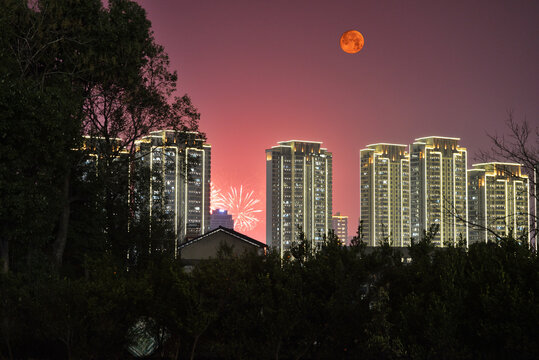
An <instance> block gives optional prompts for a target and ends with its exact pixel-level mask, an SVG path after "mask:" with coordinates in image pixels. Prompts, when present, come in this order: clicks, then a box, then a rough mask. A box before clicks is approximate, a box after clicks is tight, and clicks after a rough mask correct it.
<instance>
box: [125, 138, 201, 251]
mask: <svg viewBox="0 0 539 360" xmlns="http://www.w3.org/2000/svg"><path fill="white" fill-rule="evenodd" d="M135 147H136V152H137V153H138V160H139V161H140V162H141V163H142V164H144V165H146V166H147V167H149V170H150V174H151V175H150V176H151V180H150V182H149V193H150V198H149V211H150V216H153V214H152V213H153V212H155V213H156V214H157V213H159V214H165V215H166V216H168V218H169V219H170V221H172V223H173V224H172V225H173V227H174V234H175V244H174V246H175V250H174V251H175V254H176V253H177V248H178V245H179V244H181V243H182V242H184V241H185V240H186V239H189V238H193V237H196V236H199V235H202V234H204V233H205V232H207V231H208V230H209V228H210V180H211V145H209V144H207V143H206V142H205V140H204V138H203V137H202V136H201V135H200V133H198V132H177V131H173V130H160V131H153V132H151V133H150V135H148V136H146V137H144V138H142V139H140V140H138V141H136V142H135Z"/></svg>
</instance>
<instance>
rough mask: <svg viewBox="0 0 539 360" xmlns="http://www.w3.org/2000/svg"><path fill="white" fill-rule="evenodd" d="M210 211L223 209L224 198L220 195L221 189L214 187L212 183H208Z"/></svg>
mask: <svg viewBox="0 0 539 360" xmlns="http://www.w3.org/2000/svg"><path fill="white" fill-rule="evenodd" d="M210 189H211V192H210V210H211V211H213V210H216V209H225V198H224V196H223V194H222V193H221V189H218V188H217V187H215V185H214V184H213V182H211V183H210Z"/></svg>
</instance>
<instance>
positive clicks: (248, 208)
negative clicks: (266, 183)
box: [223, 185, 262, 231]
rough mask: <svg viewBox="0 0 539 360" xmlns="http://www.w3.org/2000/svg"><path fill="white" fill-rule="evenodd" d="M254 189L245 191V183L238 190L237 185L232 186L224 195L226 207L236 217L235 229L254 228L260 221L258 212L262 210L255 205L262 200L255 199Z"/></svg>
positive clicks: (246, 229) (245, 229)
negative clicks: (257, 215)
mask: <svg viewBox="0 0 539 360" xmlns="http://www.w3.org/2000/svg"><path fill="white" fill-rule="evenodd" d="M253 194H254V191H245V192H244V191H243V185H242V186H240V190H239V191H238V189H237V188H235V187H230V190H229V191H228V193H227V194H226V195H225V196H224V197H223V200H224V203H225V209H227V210H228V211H229V212H230V213H231V214H232V216H233V218H234V229H235V230H238V231H248V230H253V229H254V228H255V227H256V225H257V223H258V222H259V221H260V220H259V219H258V218H257V217H256V214H257V213H259V212H262V210H258V209H255V205H256V204H258V203H259V202H260V200H258V199H255V198H254V196H253Z"/></svg>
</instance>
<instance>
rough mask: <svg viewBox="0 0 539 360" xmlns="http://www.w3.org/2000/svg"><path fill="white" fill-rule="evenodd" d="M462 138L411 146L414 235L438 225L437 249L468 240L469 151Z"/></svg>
mask: <svg viewBox="0 0 539 360" xmlns="http://www.w3.org/2000/svg"><path fill="white" fill-rule="evenodd" d="M459 140H460V139H459V138H449V137H434V136H431V137H424V138H419V139H416V140H415V142H414V143H413V144H412V145H411V146H410V210H411V212H410V215H411V216H410V217H411V236H412V237H413V238H415V239H419V238H420V237H421V236H422V233H423V231H424V230H428V229H429V228H430V226H431V225H438V226H439V228H438V232H437V234H436V236H435V237H434V239H433V243H434V244H435V245H437V246H444V244H445V243H456V242H457V241H459V239H463V240H467V239H468V226H467V220H468V204H467V189H468V188H467V181H466V168H467V151H466V149H465V148H462V147H460V146H459V144H458V142H459Z"/></svg>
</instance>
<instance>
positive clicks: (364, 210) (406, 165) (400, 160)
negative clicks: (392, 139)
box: [360, 143, 410, 246]
mask: <svg viewBox="0 0 539 360" xmlns="http://www.w3.org/2000/svg"><path fill="white" fill-rule="evenodd" d="M360 162H361V164H360V181H361V185H360V189H361V190H360V194H361V221H362V226H363V236H364V238H365V239H366V240H367V242H368V244H369V245H370V246H377V245H380V244H381V242H382V241H385V240H389V242H390V244H391V245H393V246H406V245H408V244H409V242H410V184H409V181H410V157H409V155H408V153H407V152H406V145H399V144H385V143H380V144H373V145H367V147H366V148H365V149H362V150H361V151H360Z"/></svg>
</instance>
